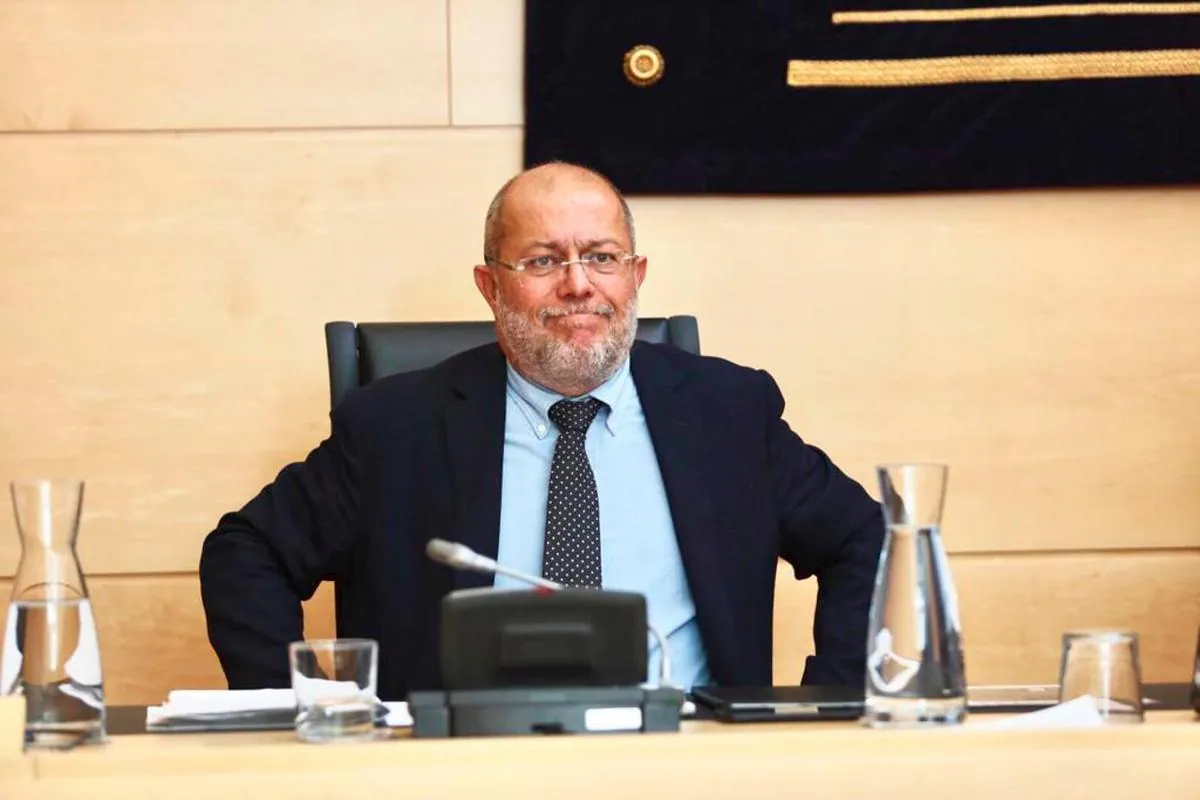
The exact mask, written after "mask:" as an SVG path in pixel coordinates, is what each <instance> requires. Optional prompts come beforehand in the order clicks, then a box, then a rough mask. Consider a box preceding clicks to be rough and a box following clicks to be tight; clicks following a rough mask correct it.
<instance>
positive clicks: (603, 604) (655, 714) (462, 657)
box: [408, 539, 684, 738]
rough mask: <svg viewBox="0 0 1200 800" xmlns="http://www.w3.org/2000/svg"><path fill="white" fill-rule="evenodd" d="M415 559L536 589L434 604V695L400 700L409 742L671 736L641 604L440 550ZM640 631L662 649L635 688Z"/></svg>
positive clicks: (467, 552) (676, 710)
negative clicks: (652, 674)
mask: <svg viewBox="0 0 1200 800" xmlns="http://www.w3.org/2000/svg"><path fill="white" fill-rule="evenodd" d="M426 553H427V554H428V555H429V557H430V558H432V559H433V560H434V561H437V562H439V563H442V564H446V565H447V566H450V567H453V568H455V569H470V570H476V571H480V572H485V573H499V574H504V575H509V576H511V577H515V578H517V579H518V580H521V581H523V582H525V583H528V584H530V585H532V586H534V587H536V588H535V589H533V590H532V591H518V590H497V589H464V590H460V591H457V592H451V593H450V594H448V595H446V596H445V597H444V598H442V607H441V628H440V655H441V678H442V682H441V688H440V690H436V691H415V692H411V693H410V694H409V696H408V705H409V711H410V713H411V714H412V718H413V736H414V737H416V738H426V737H450V736H514V735H536V734H560V733H615V732H622V731H623V732H651V731H678V730H679V716H680V711H681V709H682V706H683V700H684V697H683V692H682V691H681V690H679V689H677V688H674V687H673V686H671V685H670V682H669V674H670V654H669V652H668V651H667V643H666V641H665V639H664V638H663V637H662V636H661V635H660V634H659V633H658V631H656V630H655V629H654V628H653V626H651V625H649V624H648V620H647V616H646V599H645V597H644V596H643V595H641V594H638V593H634V592H618V591H608V590H598V589H564V588H563V587H562V586H559V585H558V584H555V583H552V582H550V581H547V580H545V579H543V578H538V577H535V576H532V575H525V574H523V573H520V572H517V571H515V570H510V569H508V568H506V567H503V566H502V565H499V564H497V563H496V562H495V561H493V560H492V559H490V558H487V557H486V556H481V555H479V554H478V553H475V552H474V551H472V550H471V549H469V548H467V547H465V546H463V545H460V544H456V543H453V542H446V541H442V540H440V539H434V540H432V541H431V542H430V543H429V545H428V546H427V547H426ZM648 630H649V631H650V632H651V633H653V634H654V635H655V636H656V638H657V639H658V642H659V645H660V647H661V648H662V656H663V658H662V663H663V672H662V675H661V676H660V678H661V680H660V682H659V686H657V687H648V686H646V662H647V656H648V646H647V641H646V634H647V631H648Z"/></svg>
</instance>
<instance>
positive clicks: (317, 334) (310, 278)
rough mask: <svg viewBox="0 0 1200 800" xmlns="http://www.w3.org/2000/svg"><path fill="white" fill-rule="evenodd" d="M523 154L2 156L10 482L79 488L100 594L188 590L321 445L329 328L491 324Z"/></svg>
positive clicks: (208, 144)
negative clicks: (493, 229)
mask: <svg viewBox="0 0 1200 800" xmlns="http://www.w3.org/2000/svg"><path fill="white" fill-rule="evenodd" d="M518 137H519V133H518V132H517V131H457V132H435V131H422V130H412V131H397V132H359V133H289V134H276V135H267V134H258V133H244V134H226V135H219V136H211V137H203V136H169V135H157V134H155V135H150V134H143V135H115V134H114V135H106V136H83V135H78V136H69V135H62V136H53V137H44V136H28V135H23V136H7V137H3V136H0V185H3V186H19V187H22V188H21V190H20V191H14V192H10V191H0V264H3V269H2V270H0V364H2V365H3V369H4V375H5V382H6V383H5V387H6V388H5V391H4V392H3V393H2V394H0V441H3V442H4V443H5V446H4V447H3V448H0V480H4V479H7V478H9V477H13V476H19V475H22V476H24V475H33V476H36V475H44V474H50V473H60V474H70V475H78V476H80V477H82V478H84V479H86V480H87V481H88V488H87V495H86V498H85V509H84V520H83V527H82V532H81V536H80V557H81V559H82V560H83V562H84V566H85V568H86V569H87V570H88V571H89V572H90V573H92V574H95V573H130V572H154V571H168V572H191V571H195V570H196V568H197V563H198V558H199V554H200V549H199V548H200V542H201V540H202V538H203V537H204V535H205V534H206V533H207V532H208V531H209V530H211V528H212V526H213V525H214V524H215V522H216V520H217V517H218V516H219V514H220V513H221V512H222V511H224V510H227V509H229V508H236V507H238V506H240V505H241V504H242V503H243V502H245V500H247V499H249V498H250V497H251V496H252V495H253V494H254V493H255V492H257V491H258V489H259V488H260V487H261V486H262V485H263V483H265V482H266V481H268V480H270V479H271V478H272V477H273V476H274V475H275V473H276V471H277V470H278V468H279V467H281V466H282V465H283V464H284V463H285V462H286V461H289V460H292V459H295V458H298V457H301V456H303V454H304V453H305V452H307V450H308V449H309V448H311V447H312V446H314V445H315V444H316V443H317V442H318V441H319V440H320V439H321V438H322V437H323V436H324V435H325V433H326V432H327V430H328V420H327V413H328V405H329V399H328V378H327V372H326V369H327V368H326V361H325V343H324V333H323V330H322V326H323V324H324V323H325V322H326V321H328V320H333V319H354V320H369V319H438V318H444V319H455V318H484V317H485V315H486V314H487V313H488V309H487V305H486V304H485V303H484V301H483V300H482V298H480V297H479V295H478V292H477V291H476V289H475V286H474V283H473V282H472V278H471V269H470V268H471V265H472V264H474V263H475V261H476V260H477V259H478V257H479V253H480V250H481V248H482V244H481V243H482V227H483V217H484V213H485V211H486V209H487V205H488V202H489V200H490V197H491V194H492V192H493V191H494V190H495V188H496V187H498V186H499V185H500V184H501V183H502V182H503V181H504V180H505V179H506V178H507V177H508V176H509V174H510V173H511V172H513V171H514V170H516V169H517V168H518V166H519V163H518V162H519V154H518V141H519V138H518ZM0 502H2V504H3V509H2V510H3V513H0V575H3V574H8V573H11V571H12V569H13V568H14V567H15V564H16V558H17V538H16V534H15V532H14V531H13V521H12V514H11V510H10V503H9V501H8V500H7V499H4V500H3V501H0Z"/></svg>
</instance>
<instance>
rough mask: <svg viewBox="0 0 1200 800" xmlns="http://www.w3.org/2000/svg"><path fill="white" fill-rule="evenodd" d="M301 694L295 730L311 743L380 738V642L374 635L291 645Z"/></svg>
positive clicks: (297, 689)
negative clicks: (377, 725) (377, 729)
mask: <svg viewBox="0 0 1200 800" xmlns="http://www.w3.org/2000/svg"><path fill="white" fill-rule="evenodd" d="M288 659H289V661H290V663H291V668H292V690H293V691H294V692H295V694H296V734H297V736H299V738H300V739H301V740H303V741H306V742H336V741H357V740H362V739H371V738H374V736H375V708H376V705H377V704H378V700H377V699H376V694H375V693H376V681H377V672H378V663H379V645H378V643H377V642H375V641H373V640H371V639H322V640H316V641H311V642H293V643H292V644H291V645H289V646H288Z"/></svg>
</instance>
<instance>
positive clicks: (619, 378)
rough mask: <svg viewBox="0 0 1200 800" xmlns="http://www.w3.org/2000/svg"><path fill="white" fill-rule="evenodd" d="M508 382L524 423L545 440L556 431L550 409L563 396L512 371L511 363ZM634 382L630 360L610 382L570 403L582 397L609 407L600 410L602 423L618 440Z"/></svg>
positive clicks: (622, 364) (624, 362)
mask: <svg viewBox="0 0 1200 800" xmlns="http://www.w3.org/2000/svg"><path fill="white" fill-rule="evenodd" d="M506 369H507V372H508V381H507V388H506V391H507V393H508V396H509V397H510V398H512V399H513V400H514V401H515V402H516V405H517V408H519V409H520V410H521V414H522V415H524V417H525V421H526V422H528V423H529V428H530V430H531V431H532V432H533V435H534V436H536V437H537V438H539V439H545V438H546V437H547V436H549V435H550V431H551V430H553V425H554V423H552V422H551V421H550V406H552V405H554V404H555V403H557V402H558V401H559V400H562V399H564V396H563V395H561V394H558V393H557V392H552V391H550V390H549V389H547V388H545V387H544V386H540V385H538V384H536V383H534V382H533V381H531V380H529V379H528V378H526V377H525V376H524V375H522V374H521V373H519V372H517V370H516V369H515V368H514V367H513V365H512V363H511V362H508V363H507V366H506ZM632 381H633V379H632V377H631V376H630V372H629V357H628V356H626V358H625V360H624V361H622V362H621V366H620V367H618V368H617V371H616V372H614V373H613V374H612V375H611V376H610V377H609V379H608V380H606V381H605V382H604V383H602V384H600V385H599V386H597V387H596V388H595V389H593V390H592V391H590V392H588V393H587V394H586V395H583V396H582V397H572V398H569V399H571V400H581V399H583V397H594V398H596V399H597V400H600V401H601V402H603V403H604V405H605V406H606V407H605V408H602V409H601V410H600V419H601V421H602V423H603V424H604V426H605V428H607V429H608V432H609V434H611V435H613V436H616V435H617V429H618V428H619V427H620V424H621V419H622V418H623V417H624V415H625V409H626V401H627V399H628V398H629V397H630V395H631V393H630V391H629V389H630V385H631V383H632Z"/></svg>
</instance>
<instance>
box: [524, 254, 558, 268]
mask: <svg viewBox="0 0 1200 800" xmlns="http://www.w3.org/2000/svg"><path fill="white" fill-rule="evenodd" d="M554 261H555V259H554V257H553V256H531V257H529V258H527V259H525V266H527V267H533V268H535V269H548V268H549V267H553V266H554Z"/></svg>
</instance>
